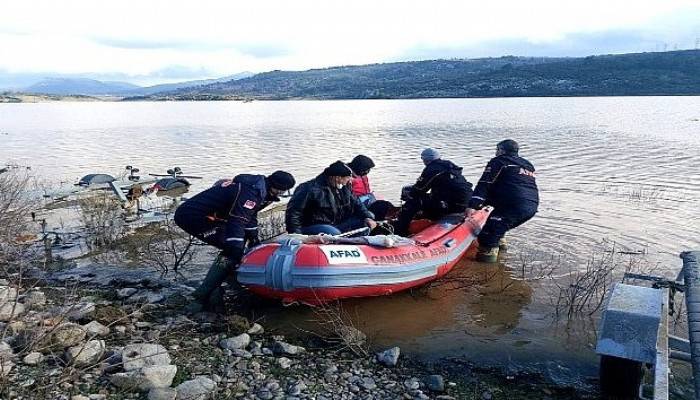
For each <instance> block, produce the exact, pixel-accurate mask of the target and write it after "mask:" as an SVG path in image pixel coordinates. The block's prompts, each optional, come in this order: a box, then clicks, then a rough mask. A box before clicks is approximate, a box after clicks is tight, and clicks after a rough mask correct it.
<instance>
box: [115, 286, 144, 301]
mask: <svg viewBox="0 0 700 400" xmlns="http://www.w3.org/2000/svg"><path fill="white" fill-rule="evenodd" d="M138 291H139V290H138V289H136V288H132V287H127V288H123V289H119V290H117V297H119V298H120V299H125V298H127V297H129V296H131V295H133V294H135V293H136V292H138Z"/></svg>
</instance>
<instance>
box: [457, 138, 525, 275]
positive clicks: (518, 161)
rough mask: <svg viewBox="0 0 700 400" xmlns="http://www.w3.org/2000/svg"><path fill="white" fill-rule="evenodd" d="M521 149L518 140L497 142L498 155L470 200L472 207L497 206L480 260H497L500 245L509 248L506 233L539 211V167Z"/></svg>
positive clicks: (481, 244) (486, 227) (482, 240)
mask: <svg viewBox="0 0 700 400" xmlns="http://www.w3.org/2000/svg"><path fill="white" fill-rule="evenodd" d="M518 151H519V146H518V143H517V142H516V141H514V140H510V139H507V140H503V141H501V142H499V143H498V144H497V145H496V157H494V158H492V159H491V161H489V162H488V164H486V168H485V169H484V173H483V175H482V176H481V179H480V180H479V183H478V184H477V185H476V189H475V190H474V196H472V200H471V202H470V203H469V207H470V209H479V208H481V207H483V206H485V205H490V206H493V207H494V210H493V212H492V213H491V216H489V219H488V220H487V221H486V225H484V228H483V229H482V230H481V233H480V234H479V249H478V250H477V253H476V259H477V261H481V262H496V260H497V258H498V251H499V244H500V245H501V247H505V241H504V240H503V237H504V235H505V234H506V232H507V231H509V230H511V229H513V228H515V227H517V226H520V225H522V224H523V223H525V222H526V221H527V220H529V219H530V218H532V217H533V216H534V215H535V213H536V212H537V206H538V205H539V194H538V191H537V183H536V182H535V167H533V166H532V164H531V163H530V162H529V161H527V160H526V159H524V158H522V157H520V156H518Z"/></svg>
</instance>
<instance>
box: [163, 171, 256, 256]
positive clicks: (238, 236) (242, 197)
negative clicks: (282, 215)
mask: <svg viewBox="0 0 700 400" xmlns="http://www.w3.org/2000/svg"><path fill="white" fill-rule="evenodd" d="M269 203H270V201H269V199H267V187H266V184H265V176H264V175H249V174H242V175H237V176H236V177H235V178H233V179H232V180H231V179H227V180H221V181H219V182H217V183H216V184H215V185H214V186H213V187H211V188H209V189H207V190H205V191H203V192H201V193H198V194H197V195H195V196H194V197H192V198H191V199H189V200H187V201H185V202H184V203H182V205H180V206H179V207H178V209H177V211H176V212H175V221H176V222H177V223H178V225H180V226H182V225H181V224H186V225H189V226H188V227H187V228H189V229H186V228H185V227H183V229H185V230H186V231H188V232H192V231H195V232H197V231H202V232H204V231H206V230H208V229H211V227H212V225H213V224H223V225H225V235H224V241H225V244H224V251H226V250H227V249H228V250H231V249H232V248H237V249H242V248H243V246H244V243H245V239H246V238H250V237H257V228H258V226H257V225H258V211H260V210H261V209H262V208H264V207H265V206H267V205H268V204H269Z"/></svg>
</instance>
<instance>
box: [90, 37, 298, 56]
mask: <svg viewBox="0 0 700 400" xmlns="http://www.w3.org/2000/svg"><path fill="white" fill-rule="evenodd" d="M92 40H93V41H94V42H95V43H97V44H100V45H103V46H108V47H114V48H118V49H127V50H185V51H216V50H235V51H238V52H240V53H242V54H246V55H249V56H253V57H255V58H271V57H280V56H284V55H287V54H289V49H288V48H287V47H285V46H282V45H276V44H269V43H238V42H226V41H206V42H204V41H188V40H169V39H137V38H105V37H94V38H92Z"/></svg>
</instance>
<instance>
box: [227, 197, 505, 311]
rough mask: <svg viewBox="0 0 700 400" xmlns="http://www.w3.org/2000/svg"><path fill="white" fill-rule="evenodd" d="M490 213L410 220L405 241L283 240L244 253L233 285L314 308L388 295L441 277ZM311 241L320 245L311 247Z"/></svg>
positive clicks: (372, 238) (382, 238)
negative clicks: (320, 305) (356, 298)
mask: <svg viewBox="0 0 700 400" xmlns="http://www.w3.org/2000/svg"><path fill="white" fill-rule="evenodd" d="M491 211H492V209H491V208H490V207H486V208H484V209H482V210H479V211H477V212H476V213H474V214H473V215H472V216H470V217H468V218H465V216H464V215H462V214H453V215H448V216H446V217H444V218H442V219H440V220H437V221H434V222H432V223H427V221H414V222H413V224H412V225H411V228H412V229H411V231H412V232H415V233H414V234H413V235H411V236H410V237H409V238H401V237H398V236H393V235H389V236H366V237H360V238H344V237H332V236H320V237H319V236H316V237H300V236H293V237H287V238H284V239H282V240H280V241H278V242H276V243H267V244H263V245H260V246H258V247H256V248H254V249H253V250H251V251H250V252H249V253H248V254H246V256H245V257H244V258H243V260H242V262H241V265H240V267H239V268H238V281H239V282H240V283H241V284H242V285H245V286H246V287H248V289H249V290H250V291H251V292H253V293H255V294H257V295H259V296H262V297H267V298H273V299H280V300H282V301H283V302H285V303H293V302H300V303H305V304H311V305H317V304H322V303H325V302H329V301H333V300H337V299H342V298H348V297H369V296H383V295H389V294H392V293H396V292H399V291H402V290H406V289H410V288H413V287H417V286H421V285H423V284H425V283H428V282H430V281H433V280H435V279H438V278H440V277H442V276H444V275H445V274H447V273H448V272H449V271H450V270H451V269H452V268H453V267H454V266H455V265H456V264H457V262H458V261H459V260H460V258H461V257H462V256H463V255H464V254H465V253H466V251H467V249H468V248H469V246H470V245H471V244H472V242H473V241H474V239H476V236H477V235H478V234H479V232H480V231H481V228H483V226H484V224H485V223H486V219H487V218H488V216H489V214H490V213H491ZM309 239H311V240H309ZM315 239H320V242H321V243H313V241H314V240H315Z"/></svg>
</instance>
